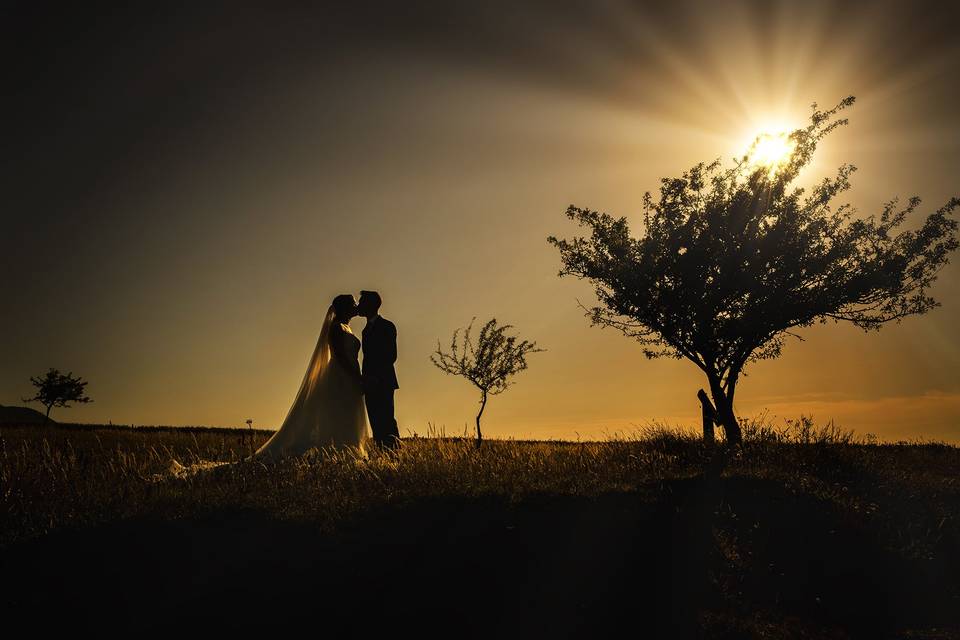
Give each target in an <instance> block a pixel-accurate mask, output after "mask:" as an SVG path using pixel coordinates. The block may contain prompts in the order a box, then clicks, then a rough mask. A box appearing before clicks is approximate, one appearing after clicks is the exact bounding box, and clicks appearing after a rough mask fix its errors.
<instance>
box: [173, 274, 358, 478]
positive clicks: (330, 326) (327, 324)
mask: <svg viewBox="0 0 960 640" xmlns="http://www.w3.org/2000/svg"><path fill="white" fill-rule="evenodd" d="M356 315H357V302H356V300H355V299H354V297H353V296H352V295H350V294H348V293H347V294H343V295H339V296H337V297H336V298H334V299H333V303H332V304H331V305H330V308H329V309H328V310H327V314H326V317H325V318H324V320H323V326H322V328H321V329H320V338H319V339H318V340H317V346H316V347H315V348H314V350H313V355H312V356H311V357H310V362H309V363H308V365H307V372H306V373H305V374H304V376H303V382H302V383H301V384H300V390H299V391H298V392H297V396H296V398H294V401H293V405H292V406H291V407H290V411H289V412H287V417H286V419H284V421H283V424H282V425H280V428H279V429H278V430H277V432H276V433H274V434H273V435H272V436H271V437H270V439H269V440H267V441H266V442H265V443H263V445H261V447H260V448H259V449H257V450H256V451H255V452H254V453H253V454H252V455H249V456H246V457H245V458H243V461H244V462H250V461H253V460H257V461H268V460H269V461H275V460H278V459H280V458H285V457H291V456H299V455H301V454H304V453H306V452H307V451H309V450H310V449H318V450H321V451H333V450H343V451H349V452H350V453H353V454H356V455H358V456H359V457H363V458H366V457H367V455H368V453H367V449H366V439H367V414H366V409H365V407H364V404H363V391H362V388H363V387H362V384H361V378H360V363H359V360H358V356H359V353H360V340H359V338H357V337H356V336H355V335H354V334H353V332H352V331H351V330H350V326H349V324H348V323H349V322H350V319H351V318H353V317H354V316H356ZM226 464H230V463H229V462H213V461H201V462H199V463H197V464H193V465H190V466H189V467H187V466H184V465H182V464H180V463H179V462H178V461H176V460H173V462H172V464H171V465H170V471H171V473H173V475H176V476H180V477H185V476H188V475H192V474H193V473H195V472H196V471H198V470H200V469H209V468H213V467H219V466H222V465H226Z"/></svg>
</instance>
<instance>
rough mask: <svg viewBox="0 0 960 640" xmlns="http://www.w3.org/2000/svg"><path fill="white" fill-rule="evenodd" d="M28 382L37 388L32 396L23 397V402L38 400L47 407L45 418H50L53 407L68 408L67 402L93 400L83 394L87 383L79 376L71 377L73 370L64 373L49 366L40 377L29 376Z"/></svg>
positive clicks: (84, 402) (82, 402) (83, 402)
mask: <svg viewBox="0 0 960 640" xmlns="http://www.w3.org/2000/svg"><path fill="white" fill-rule="evenodd" d="M30 382H32V383H33V386H35V387H36V388H37V395H35V396H34V397H32V398H23V401H24V402H39V403H40V404H42V405H43V406H45V407H46V408H47V414H46V417H47V420H48V421H49V420H50V410H51V409H52V408H54V407H65V408H68V409H69V408H70V405H69V404H67V403H68V402H79V403H81V404H86V403H87V402H93V400H91V399H90V398H88V397H87V396H85V395H84V387H86V386H87V383H86V382H85V381H84V380H83V379H82V378H80V377H76V378H74V377H73V372H72V371H71V372H69V373H67V374H66V375H64V374H62V373H60V371H58V370H57V369H53V368H51V369H50V370H49V371H47V374H46V375H45V376H43V377H42V378H41V377H39V376H36V377H31V378H30Z"/></svg>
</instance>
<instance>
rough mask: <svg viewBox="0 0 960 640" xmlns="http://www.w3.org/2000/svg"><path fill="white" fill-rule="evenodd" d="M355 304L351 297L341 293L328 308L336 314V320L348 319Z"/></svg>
mask: <svg viewBox="0 0 960 640" xmlns="http://www.w3.org/2000/svg"><path fill="white" fill-rule="evenodd" d="M355 304H356V301H355V300H354V299H353V295H351V294H349V293H341V294H340V295H339V296H337V297H336V298H334V299H333V302H332V303H330V306H331V307H333V312H334V313H335V314H337V317H338V318H347V319H349V318H350V316H351V312H352V311H353V308H354V305H355Z"/></svg>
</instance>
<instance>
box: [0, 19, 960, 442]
mask: <svg viewBox="0 0 960 640" xmlns="http://www.w3.org/2000/svg"><path fill="white" fill-rule="evenodd" d="M947 4H948V3H940V2H928V3H925V2H870V3H866V2H846V1H844V2H803V3H797V2H742V1H741V2H736V1H733V2H723V3H719V2H689V1H681V0H671V1H669V2H657V3H647V2H624V1H592V2H581V3H573V2H500V1H496V2H484V3H477V2H469V3H468V2H463V3H456V2H421V1H418V0H414V1H412V2H405V3H386V2H384V3H377V2H357V3H336V4H332V3H331V5H330V6H324V5H323V4H321V3H262V4H261V5H260V6H257V5H255V4H247V3H243V2H230V3H223V4H218V3H213V2H211V3H184V4H183V5H181V6H177V4H176V3H155V4H154V5H153V6H151V7H149V9H146V10H144V9H143V8H135V7H131V6H130V4H129V3H127V4H126V5H125V6H122V7H120V8H117V9H112V10H108V9H107V8H106V7H101V10H100V11H98V12H94V11H92V10H91V9H90V6H89V5H87V4H86V3H72V4H69V5H65V6H64V7H59V8H58V7H55V6H52V5H50V6H46V7H43V6H39V4H38V3H20V4H17V3H7V4H6V5H5V8H4V9H2V10H0V11H2V12H3V15H2V17H0V23H2V26H0V29H2V30H3V34H2V35H3V37H2V40H3V44H2V45H0V47H2V48H3V49H4V51H3V53H4V59H5V61H6V65H5V67H6V68H5V73H4V75H5V82H4V84H5V88H4V102H5V105H4V109H5V111H7V116H6V118H4V120H5V122H4V145H3V153H2V162H3V167H2V174H0V175H2V176H3V178H2V180H3V187H4V188H3V196H4V204H3V206H2V208H0V216H2V227H0V228H2V231H0V247H2V251H0V300H2V301H3V313H2V314H0V340H2V347H3V348H2V350H0V354H2V355H0V404H3V405H19V404H23V402H22V398H23V397H24V396H27V395H32V394H31V391H32V387H31V386H30V383H29V378H30V376H33V375H39V374H42V373H43V372H45V371H46V370H47V369H48V368H50V367H55V368H58V369H60V370H61V371H72V372H74V374H76V375H81V376H82V377H83V378H84V379H85V380H87V381H88V386H87V392H88V394H89V395H90V397H92V398H93V400H94V401H93V402H92V403H90V404H87V405H79V406H75V407H73V408H70V409H55V410H54V413H53V417H54V418H55V419H60V420H70V421H76V422H91V423H106V422H113V423H115V424H137V425H142V424H148V425H215V426H242V425H243V423H244V421H245V420H247V419H252V420H253V421H254V425H255V426H258V427H264V428H276V427H277V426H278V425H279V424H280V422H282V420H283V418H284V416H285V415H286V412H287V410H288V409H289V405H290V403H291V402H292V400H293V398H294V396H295V394H296V392H297V389H298V388H299V384H300V381H301V379H302V377H303V373H304V370H305V367H306V364H307V360H308V359H309V357H310V355H311V353H312V350H313V347H314V345H315V342H316V338H317V333H318V332H319V329H320V324H321V323H322V320H323V316H324V313H325V311H326V309H327V307H328V305H329V304H330V301H331V300H332V299H333V297H334V296H336V295H337V294H340V293H354V294H357V293H358V292H359V291H360V290H361V289H375V290H377V291H379V292H380V293H381V295H382V297H383V301H384V304H383V307H382V309H381V313H382V315H383V316H384V317H387V318H389V319H391V320H392V321H393V322H394V323H395V324H396V326H397V329H398V333H399V338H398V354H399V356H398V361H397V367H396V368H397V375H398V379H399V383H400V389H399V390H398V391H397V395H396V412H397V419H398V423H399V426H400V431H401V435H403V436H409V435H412V434H413V433H417V434H419V435H428V434H439V433H445V434H447V435H459V434H463V433H464V432H465V431H466V432H468V433H472V423H473V417H474V415H475V413H476V410H477V408H478V400H479V394H478V393H477V392H476V390H475V389H473V388H472V387H471V386H470V385H469V384H468V383H467V382H465V381H464V380H462V379H458V378H454V377H449V376H445V375H444V374H443V373H441V372H440V371H438V370H437V369H436V368H434V367H433V365H432V364H431V363H430V360H429V356H430V354H431V353H432V352H433V350H435V349H436V347H437V341H438V340H440V341H441V342H442V343H443V344H444V345H447V343H448V342H449V338H450V336H451V334H452V332H453V331H454V329H456V328H458V327H463V326H465V325H467V324H468V323H469V322H470V321H471V319H472V318H474V317H476V318H477V322H478V323H479V322H483V321H485V320H486V319H488V318H491V317H495V318H496V319H497V320H498V321H500V322H501V323H509V324H511V325H513V326H514V327H515V331H516V332H517V333H518V334H519V335H521V336H522V337H524V338H528V339H531V340H536V342H537V344H538V346H540V347H542V348H544V349H546V351H544V352H542V353H535V354H532V355H530V356H529V368H528V369H527V370H526V371H523V372H522V373H520V374H519V375H518V376H517V377H516V378H515V381H516V384H515V385H514V386H512V387H510V389H509V390H508V391H507V392H506V393H504V394H502V395H499V396H496V397H494V398H493V399H492V400H491V401H490V403H489V404H488V406H487V408H486V411H485V413H484V431H485V435H486V436H489V437H501V438H518V439H526V438H537V439H557V438H563V439H581V440H590V439H603V438H608V437H617V436H627V437H629V436H631V435H632V434H635V433H638V430H641V429H643V428H645V427H648V426H651V425H654V424H661V425H667V426H672V427H683V428H695V427H696V426H697V424H698V420H699V404H698V401H697V398H696V393H697V390H698V389H700V388H701V387H704V386H705V380H703V379H702V378H701V374H700V372H699V371H698V370H697V369H696V367H694V366H693V365H692V364H690V363H688V362H686V361H677V360H669V359H659V360H648V359H646V358H645V357H644V355H643V351H642V347H641V345H639V344H637V343H636V342H633V341H631V340H629V339H628V338H626V337H624V336H622V335H621V334H619V333H615V332H614V331H613V330H611V329H606V330H601V329H599V328H596V327H590V324H589V321H588V320H587V319H586V318H585V317H584V316H583V313H582V311H581V310H580V309H579V307H578V300H580V301H582V302H584V303H585V304H589V303H590V302H591V301H593V299H594V298H593V294H592V286H591V285H590V284H589V283H588V282H585V281H579V280H576V279H571V278H559V277H558V271H559V269H560V261H559V254H558V252H557V250H556V248H555V247H552V246H550V245H549V244H548V243H547V241H546V238H547V236H549V235H557V236H560V237H567V238H569V237H572V236H574V235H576V234H577V233H578V232H579V231H580V230H579V228H578V227H576V226H575V224H574V223H572V222H571V221H569V220H567V218H566V217H565V216H564V211H565V210H566V208H567V206H568V205H570V204H575V205H578V206H585V207H589V208H591V209H596V210H601V211H606V212H608V213H611V214H613V215H616V216H618V217H619V216H625V217H627V219H628V220H629V221H630V223H631V228H632V229H633V231H634V233H635V234H638V233H639V232H640V231H641V226H640V224H641V220H642V216H641V201H642V197H643V194H644V192H645V191H648V190H649V191H653V192H656V190H657V189H658V186H659V181H660V179H661V178H663V177H671V176H677V175H679V174H680V173H681V172H682V171H683V170H684V169H686V168H689V167H690V166H692V165H694V164H696V163H698V162H700V161H709V160H713V159H715V158H718V157H719V158H721V159H723V160H725V161H726V160H730V159H732V158H733V157H734V156H736V155H739V154H741V153H742V152H743V151H744V149H745V148H746V146H747V144H748V143H749V141H750V140H751V139H752V137H753V135H755V134H757V133H759V132H761V131H764V130H768V129H771V128H775V129H776V128H791V129H792V128H795V127H800V126H803V125H805V124H806V123H807V121H808V118H809V115H810V113H811V104H812V103H814V102H816V103H817V104H818V105H819V106H820V107H821V108H827V107H830V106H832V105H834V104H836V103H837V102H839V101H840V100H841V99H843V98H844V97H845V96H847V95H854V96H856V103H855V104H854V105H853V107H851V108H850V109H849V110H848V111H847V112H846V115H847V117H848V118H849V121H850V122H849V124H848V125H847V126H845V127H842V128H841V129H839V130H837V131H836V132H834V133H832V134H831V135H830V136H828V137H827V138H826V139H825V140H824V141H823V142H822V144H821V147H820V148H819V150H818V153H817V156H816V157H815V160H814V162H813V164H812V165H811V166H810V167H808V169H807V170H806V171H805V173H804V174H803V175H802V176H801V180H807V181H814V180H818V179H820V178H822V177H826V176H829V175H832V174H833V172H834V171H835V170H836V168H837V167H838V166H839V165H840V164H841V163H843V162H850V163H852V164H854V165H855V166H856V167H857V169H858V170H857V172H856V173H855V174H854V176H853V187H852V189H851V190H850V191H848V192H847V193H846V194H844V195H843V197H842V199H841V201H842V202H850V203H851V204H853V205H854V206H855V207H856V208H857V211H858V215H862V216H867V215H870V214H872V213H876V212H878V211H879V209H880V207H881V206H882V204H883V203H884V202H886V201H888V200H890V199H892V198H893V197H899V198H900V199H901V200H903V201H905V200H906V199H907V198H909V197H910V196H912V195H918V196H920V197H921V198H922V199H923V203H922V205H921V207H920V210H918V212H917V213H918V214H920V215H917V216H915V218H914V220H913V221H912V222H910V221H908V223H907V227H909V226H911V225H912V224H913V225H915V224H918V223H919V220H920V219H921V218H922V216H923V215H925V214H926V213H929V212H930V211H932V210H934V209H936V208H938V207H940V206H941V205H943V204H944V203H946V202H947V200H948V199H949V198H950V197H951V196H956V195H960V116H958V115H957V113H958V111H957V99H958V97H960V89H958V84H957V82H956V78H957V77H960V41H958V40H957V39H956V37H955V25H956V21H957V17H958V15H957V9H956V8H954V9H952V11H953V13H952V14H951V13H949V12H950V11H951V9H949V8H948V7H947ZM198 5H202V6H198ZM957 262H958V260H956V259H955V260H954V261H953V262H951V264H949V265H948V266H947V267H945V268H944V269H943V270H942V271H941V273H940V277H939V279H938V281H937V282H936V284H935V286H934V288H933V290H932V291H931V293H932V295H933V296H934V297H935V298H937V299H938V300H939V301H940V302H941V303H942V306H941V307H939V308H937V309H935V310H933V311H932V312H931V313H929V314H927V315H925V316H922V317H911V318H907V319H905V320H904V321H903V322H902V323H900V324H893V325H890V326H885V327H884V328H883V329H882V330H881V331H879V332H871V333H864V332H863V331H861V330H859V329H856V328H855V327H852V326H847V325H842V324H834V323H832V322H831V323H828V324H825V325H815V326H814V327H811V328H809V329H806V330H803V331H802V332H801V334H800V335H801V336H802V337H803V338H804V340H803V341H802V342H801V341H798V340H791V341H790V342H788V344H787V346H786V348H785V349H784V352H783V355H782V357H781V358H779V359H778V360H774V361H765V362H762V363H758V364H754V365H752V366H748V368H747V371H746V374H747V375H746V377H745V378H743V379H742V381H741V383H740V385H739V387H738V393H737V399H736V403H735V409H736V411H737V413H738V415H739V416H740V417H741V418H746V419H759V420H765V421H768V422H769V423H771V424H773V425H783V424H784V421H785V420H787V419H795V418H797V417H799V416H800V415H809V416H812V417H813V419H814V421H815V422H816V423H818V424H826V423H828V422H829V421H831V420H833V421H834V424H835V425H837V426H839V427H841V428H843V429H848V430H854V431H855V432H856V433H857V434H861V435H862V434H867V433H872V434H874V435H876V436H877V437H879V438H880V439H883V440H898V439H906V440H918V439H919V440H944V441H948V442H955V443H960V375H958V373H960V347H958V340H957V338H958V329H957V328H956V327H957V326H960V323H958V320H960V295H958V293H960V271H958V269H960V266H958V264H956V263H957ZM363 323H364V321H363V319H359V318H358V319H356V320H355V321H354V322H353V324H352V327H353V330H354V332H355V333H357V334H358V335H359V333H360V331H361V329H362V327H363ZM34 406H36V405H34Z"/></svg>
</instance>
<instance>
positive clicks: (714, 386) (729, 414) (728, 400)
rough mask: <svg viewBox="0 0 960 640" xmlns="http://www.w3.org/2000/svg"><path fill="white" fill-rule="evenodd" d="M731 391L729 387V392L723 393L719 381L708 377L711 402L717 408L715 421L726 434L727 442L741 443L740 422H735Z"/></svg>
mask: <svg viewBox="0 0 960 640" xmlns="http://www.w3.org/2000/svg"><path fill="white" fill-rule="evenodd" d="M733 391H734V389H733V388H732V387H731V389H730V392H729V393H724V392H723V388H722V387H721V386H720V381H719V380H717V379H713V378H711V379H710V395H712V396H713V403H714V405H716V409H717V416H716V419H717V422H719V423H720V425H721V426H723V433H724V434H725V435H726V436H727V443H728V444H743V435H742V434H741V432H740V423H739V422H737V416H735V415H734V413H733Z"/></svg>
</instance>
